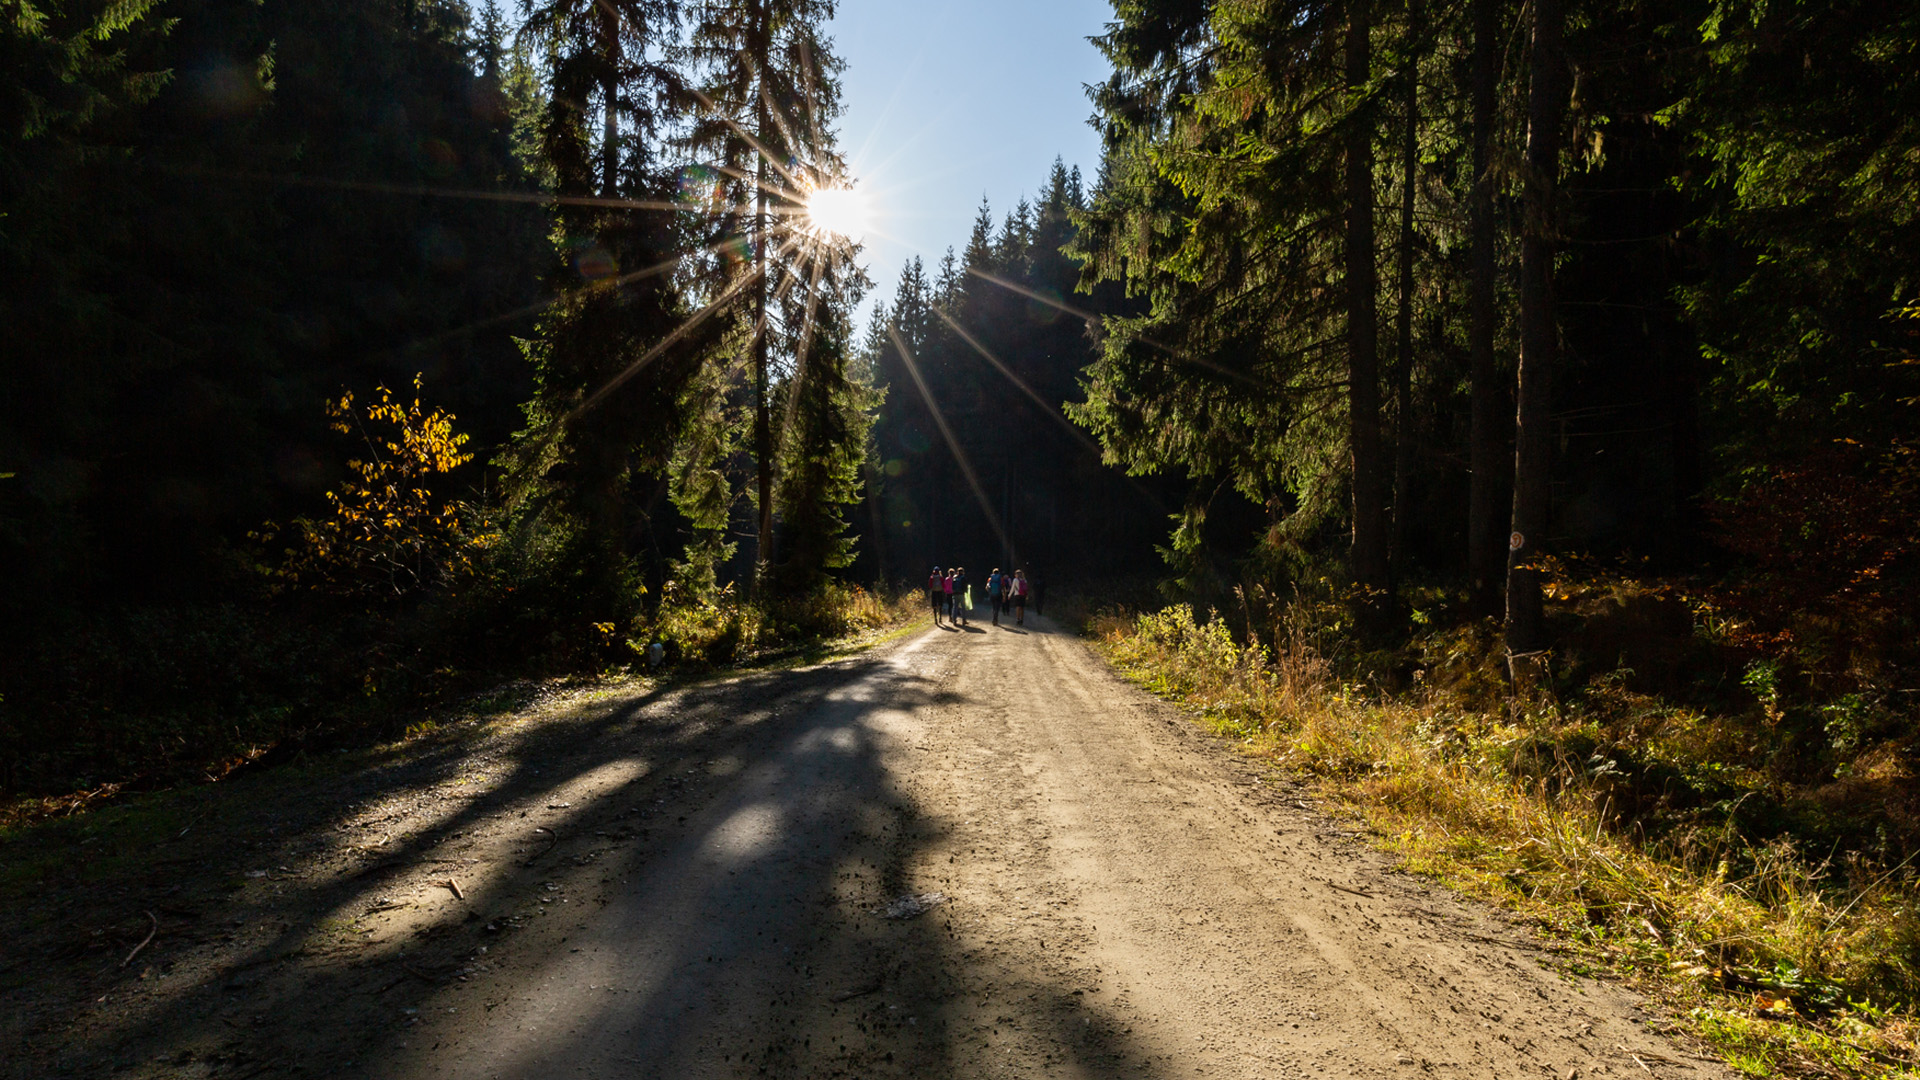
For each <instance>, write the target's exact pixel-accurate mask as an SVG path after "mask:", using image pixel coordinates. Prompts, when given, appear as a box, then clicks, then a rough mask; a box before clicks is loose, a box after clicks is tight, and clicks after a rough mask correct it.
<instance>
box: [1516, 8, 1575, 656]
mask: <svg viewBox="0 0 1920 1080" xmlns="http://www.w3.org/2000/svg"><path fill="white" fill-rule="evenodd" d="M1533 11H1534V17H1533V50H1532V52H1533V55H1532V61H1531V68H1532V70H1531V73H1530V75H1529V82H1528V87H1527V177H1526V206H1525V224H1524V226H1523V231H1522V235H1521V242H1520V380H1519V389H1518V395H1517V396H1518V408H1517V409H1516V411H1515V417H1514V424H1515V428H1514V458H1513V535H1512V536H1511V537H1510V538H1509V541H1508V553H1507V627H1506V644H1507V662H1508V665H1509V667H1510V669H1511V670H1512V672H1513V676H1514V681H1515V685H1516V688H1520V689H1524V688H1525V687H1526V685H1527V684H1529V683H1530V682H1531V681H1532V680H1533V679H1535V678H1537V677H1538V676H1539V674H1540V673H1541V672H1542V671H1544V667H1543V665H1541V664H1540V663H1539V662H1538V659H1539V657H1540V654H1541V653H1542V651H1543V650H1545V648H1546V645H1547V643H1546V627H1545V625H1544V615H1543V610H1542V602H1541V596H1540V570H1539V559H1540V556H1541V555H1542V554H1544V551H1545V549H1544V546H1543V545H1544V541H1545V539H1546V531H1547V525H1548V523H1549V521H1550V520H1551V518H1552V511H1553V507H1552V494H1553V492H1552V483H1551V481H1552V470H1551V465H1552V452H1553V443H1552V438H1551V436H1550V432H1549V428H1550V425H1551V423H1552V408H1553V367H1554V360H1555V355H1554V354H1555V352H1556V351H1557V347H1558V327H1557V325H1556V322H1555V319H1554V312H1553V248H1554V244H1553V234H1554V202H1555V190H1556V188H1557V187H1558V180H1559V169H1560V119H1561V114H1562V112H1563V111H1564V108H1565V97H1566V93H1565V91H1564V90H1563V88H1562V87H1563V82H1564V80H1563V78H1562V67H1563V64H1564V61H1563V60H1562V58H1561V50H1560V36H1561V20H1562V18H1563V17H1564V16H1563V12H1562V9H1561V0H1533Z"/></svg>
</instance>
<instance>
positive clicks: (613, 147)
mask: <svg viewBox="0 0 1920 1080" xmlns="http://www.w3.org/2000/svg"><path fill="white" fill-rule="evenodd" d="M600 36H601V45H602V48H604V49H605V50H606V70H605V71H604V72H602V73H601V76H600V97H601V113H602V116H601V123H602V125H603V130H602V133H601V138H600V196H601V198H605V199H617V198H619V197H620V108H619V105H620V66H621V65H620V13H619V12H618V11H617V10H615V9H614V7H613V5H611V4H604V5H602V6H601V8H600Z"/></svg>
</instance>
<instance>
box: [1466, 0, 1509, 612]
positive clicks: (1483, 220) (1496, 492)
mask: <svg viewBox="0 0 1920 1080" xmlns="http://www.w3.org/2000/svg"><path fill="white" fill-rule="evenodd" d="M1498 3H1499V0H1473V16H1472V17H1473V192H1472V195H1471V202H1472V208H1471V213H1470V217H1471V236H1472V240H1471V247H1472V264H1473V272H1472V285H1471V292H1470V295H1469V297H1468V300H1467V311H1468V326H1467V354H1468V357H1469V378H1470V380H1471V383H1472V388H1473V389H1472V396H1473V421H1472V425H1473V426H1472V431H1471V433H1470V434H1469V435H1468V438H1467V444H1468V445H1467V468H1468V469H1469V471H1470V472H1471V474H1472V475H1471V476H1470V477H1469V479H1468V488H1467V584H1468V587H1469V589H1470V590H1471V592H1472V598H1473V600H1472V602H1473V607H1474V609H1475V610H1476V611H1479V612H1481V613H1483V614H1486V615H1494V614H1497V613H1498V612H1499V611H1500V579H1501V578H1502V576H1503V570H1504V567H1503V566H1502V560H1503V554H1502V553H1503V552H1504V551H1505V550H1506V546H1505V545H1504V544H1502V543H1501V542H1500V493H1501V489H1502V488H1503V487H1505V484H1504V483H1503V482H1502V480H1503V478H1502V476H1501V474H1502V472H1503V471H1504V470H1505V468H1506V466H1507V465H1508V464H1510V462H1511V460H1512V459H1510V458H1508V457H1507V456H1506V455H1505V454H1504V453H1502V451H1503V449H1504V448H1505V446H1506V442H1507V439H1506V433H1505V432H1504V431H1502V430H1501V423H1502V417H1501V410H1500V388H1499V386H1498V385H1496V382H1495V380H1496V379H1497V378H1498V375H1497V374H1496V373H1495V371H1494V363H1493V320H1494V315H1493V282H1494V243H1495V236H1494V231H1493V179H1492V177H1490V176H1488V175H1487V173H1488V169H1489V168H1490V166H1491V155H1490V150H1491V147H1492V145H1493V122H1494V121H1493V100H1494V91H1495V89H1496V84H1497V83H1498V81H1499V71H1498V70H1497V68H1496V67H1495V65H1496V64H1497V63H1498V60H1499V54H1498V52H1497V50H1498V49H1499V42H1498V41H1497V40H1496V36H1497V35H1498V33H1499V30H1498V27H1497V25H1496V21H1495V18H1494V14H1495V12H1494V8H1495V6H1496V5H1497V4H1498Z"/></svg>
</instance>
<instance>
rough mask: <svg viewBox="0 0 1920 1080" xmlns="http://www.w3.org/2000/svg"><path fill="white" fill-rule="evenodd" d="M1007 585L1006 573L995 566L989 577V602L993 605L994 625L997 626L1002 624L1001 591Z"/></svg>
mask: <svg viewBox="0 0 1920 1080" xmlns="http://www.w3.org/2000/svg"><path fill="white" fill-rule="evenodd" d="M1006 587H1007V578H1006V575H1004V574H1002V573H1001V572H1000V568H999V567H997V566H996V567H994V568H993V573H992V574H991V575H989V576H988V578H987V603H988V604H989V605H991V606H992V607H993V625H995V626H999V625H1000V593H1001V590H1003V589H1005V588H1006Z"/></svg>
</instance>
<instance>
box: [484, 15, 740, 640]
mask: <svg viewBox="0 0 1920 1080" xmlns="http://www.w3.org/2000/svg"><path fill="white" fill-rule="evenodd" d="M674 16H675V11H674V7H673V5H671V4H670V3H664V2H656V0H628V2H624V3H619V4H610V3H597V2H594V3H589V2H586V0H556V2H554V3H550V4H547V5H545V6H542V7H539V8H536V9H534V10H533V11H532V12H531V13H530V15H529V19H528V23H527V29H526V33H527V34H529V35H530V36H531V37H532V38H533V39H534V40H536V41H538V42H539V43H541V45H542V46H543V47H544V48H546V49H547V50H548V54H549V55H550V56H551V58H552V67H551V73H550V78H551V83H552V85H551V92H550V95H549V98H548V103H547V111H546V115H545V117H544V118H543V120H542V127H541V143H542V157H543V158H544V160H545V162H546V164H547V167H548V168H549V169H550V170H551V171H552V175H553V177H554V186H555V189H556V194H557V195H559V196H560V197H561V198H560V200H559V203H558V206H557V208H556V211H555V216H556V218H557V225H558V229H557V232H558V234H559V236H560V237H561V238H562V241H561V242H562V245H563V246H562V250H561V251H560V252H559V253H558V254H559V255H560V256H561V257H562V258H563V259H565V260H566V261H565V263H564V264H563V265H562V266H560V267H557V268H555V270H554V272H553V274H552V282H553V285H554V287H555V288H556V290H557V291H558V292H560V294H561V295H560V298H559V299H558V301H557V302H556V303H554V305H553V306H552V307H550V308H549V309H548V310H547V312H546V313H545V314H544V315H543V316H542V318H541V322H540V326H539V331H538V333H537V334H536V336H535V337H534V338H533V339H531V340H530V341H528V342H527V344H526V349H527V354H528V358H529V359H530V360H531V361H532V363H533V366H534V370H535V373H536V377H537V379H538V388H537V395H536V398H535V401H534V403H533V405H532V407H531V408H530V410H529V414H530V420H531V423H530V425H529V427H528V429H527V431H526V433H525V434H524V435H523V436H522V441H521V444H520V446H519V448H518V449H517V451H516V455H515V459H514V460H515V462H516V464H517V483H518V498H519V500H520V502H521V503H522V504H523V505H525V506H528V507H530V508H534V509H538V508H542V507H548V506H552V507H557V508H558V509H560V510H561V511H563V512H564V513H565V514H566V516H567V517H568V518H569V519H570V520H572V521H574V522H577V523H578V528H579V530H580V531H579V534H578V535H577V536H576V537H575V541H576V543H577V545H578V554H579V556H580V557H581V558H583V559H585V560H586V561H587V565H588V566H590V567H591V572H590V575H589V576H590V578H591V580H592V581H593V582H594V585H593V586H592V590H593V591H594V592H597V593H599V594H600V595H599V598H598V599H597V600H591V599H590V602H593V603H619V602H620V598H621V597H623V596H631V595H633V590H632V589H631V588H630V587H629V586H628V583H627V578H628V576H629V575H630V572H631V571H630V568H629V566H628V557H629V555H630V550H631V546H632V542H633V535H632V530H633V527H634V524H635V521H634V512H635V510H634V506H633V502H634V491H633V488H634V484H635V483H636V481H637V480H639V479H640V478H642V477H644V476H648V475H660V474H663V473H665V472H666V471H667V468H668V465H669V462H670V459H671V458H672V457H673V454H674V440H675V435H676V434H677V433H678V432H679V431H680V430H681V428H682V426H683V422H684V420H685V418H686V405H687V404H688V403H689V402H693V403H698V401H699V400H700V394H699V390H700V388H699V387H697V386H693V385H691V384H693V382H694V380H695V379H696V377H697V375H698V372H699V369H700V363H699V361H700V355H701V351H702V348H703V347H706V346H707V345H708V342H709V341H710V338H707V337H703V336H702V335H701V333H698V332H697V333H695V334H692V335H685V336H684V337H681V336H676V331H680V330H681V327H682V324H683V320H684V319H685V315H686V312H685V311H684V309H683V307H682V305H681V302H680V298H679V296H678V294H677V292H676V290H675V289H674V286H673V283H672V278H671V276H670V275H667V274H664V273H661V272H660V271H661V269H663V268H666V267H670V266H672V265H673V264H674V263H675V262H676V261H677V259H676V256H675V254H674V252H675V250H676V249H677V247H678V246H679V242H680V239H681V238H680V236H679V234H678V231H677V229H676V228H675V224H674V221H673V219H671V218H669V217H667V216H665V215H661V214H659V213H656V212H650V211H644V210H642V211H635V210H628V209H624V208H621V207H618V206H609V205H607V203H606V200H618V199H634V200H640V201H646V202H660V201H663V200H665V199H668V198H671V197H672V195H673V193H674V190H675V187H674V178H673V177H672V176H671V175H669V174H667V173H666V172H665V171H664V170H663V169H662V168H661V167H660V166H659V165H658V164H656V159H655V157H654V153H655V148H656V146H657V142H658V131H659V127H660V124H661V122H662V121H663V119H664V117H663V116H662V114H661V113H660V112H659V111H658V109H657V108H656V103H657V102H658V101H659V100H660V99H661V97H662V96H663V94H664V93H665V92H666V91H667V90H668V89H669V88H670V87H671V80H672V76H671V74H670V73H669V72H667V71H665V70H664V69H663V68H661V67H660V66H659V65H658V64H657V63H656V62H655V61H654V59H653V56H654V52H655V50H657V49H658V48H660V47H661V46H662V45H664V44H666V43H667V42H669V41H670V40H671V34H672V33H673V31H674V22H673V19H674ZM596 95H597V96H596ZM592 102H597V103H598V105H599V108H600V111H601V115H600V116H599V117H598V118H596V117H594V116H592V115H591V114H590V112H589V110H588V106H589V103H592ZM596 119H597V120H598V123H595V122H594V121H595V120H596ZM596 134H597V135H598V139H597V141H596V139H595V136H596ZM596 195H597V196H598V198H589V196H596ZM705 332H706V333H709V334H710V333H711V331H710V330H709V331H705ZM643 364H644V365H645V366H646V377H644V378H635V377H634V375H635V374H636V372H637V371H638V369H639V367H640V366H641V365H643ZM694 415H696V416H699V417H701V418H703V419H706V418H708V417H709V410H706V409H704V408H696V409H695V410H694ZM702 460H703V459H701V458H699V456H698V455H693V456H692V457H689V456H688V455H684V454H683V455H682V456H681V464H682V466H683V468H682V470H681V472H680V475H679V477H678V479H679V480H680V485H679V487H680V491H681V492H682V494H683V495H687V496H688V497H696V496H697V495H699V493H701V491H702V489H701V488H700V487H699V485H698V484H697V483H690V482H689V481H688V479H687V477H688V476H689V475H691V474H690V473H689V472H688V470H689V469H693V468H695V467H696V466H697V464H698V463H699V462H700V461H702ZM689 493H693V494H689ZM697 512H698V511H696V513H697ZM701 520H702V521H704V519H701Z"/></svg>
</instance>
